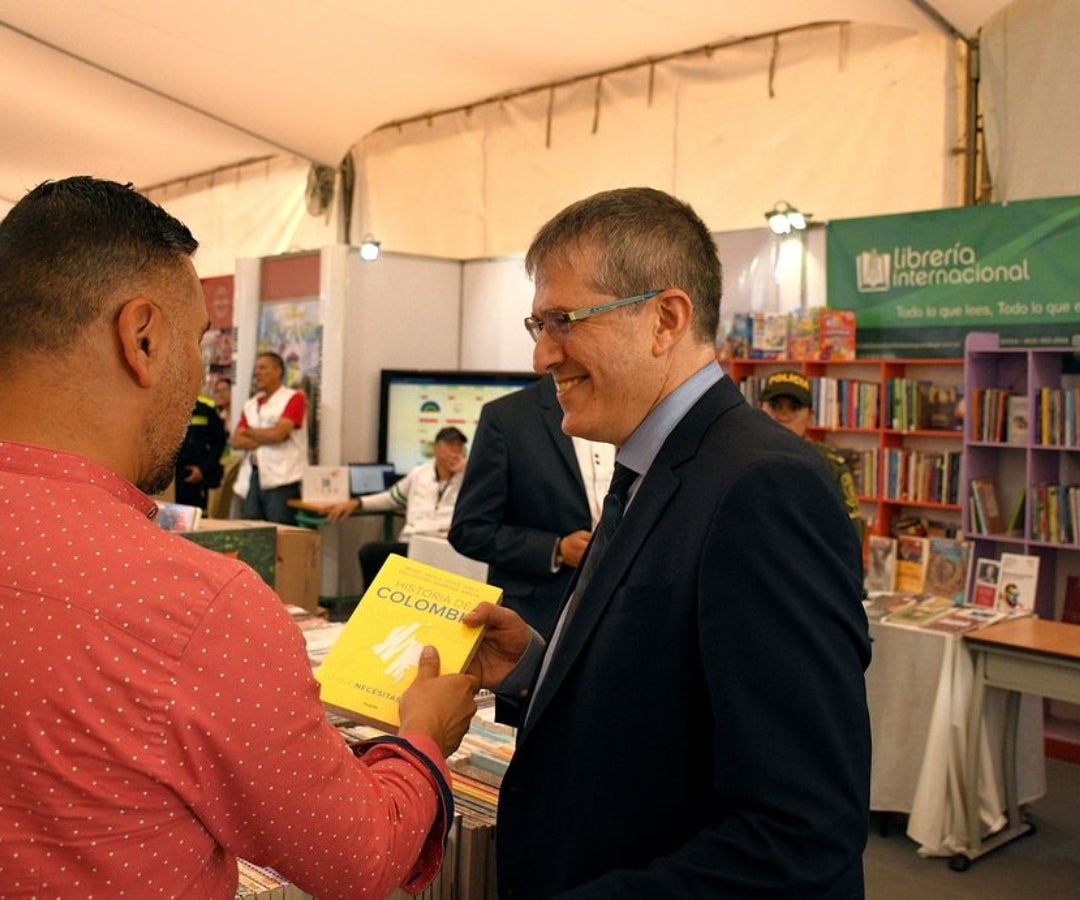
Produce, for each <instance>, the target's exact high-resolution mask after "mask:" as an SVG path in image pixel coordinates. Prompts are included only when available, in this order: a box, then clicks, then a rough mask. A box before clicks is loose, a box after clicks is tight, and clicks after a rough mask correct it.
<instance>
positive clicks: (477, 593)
mask: <svg viewBox="0 0 1080 900" xmlns="http://www.w3.org/2000/svg"><path fill="white" fill-rule="evenodd" d="M501 599H502V589H501V588H497V587H494V586H493V585H489V584H485V583H484V582H482V581H476V580H475V579H472V578H466V577H464V576H462V575H458V574H456V573H454V572H447V571H445V570H444V569H439V568H436V567H435V566H429V565H427V564H426V563H422V562H418V561H416V560H413V559H407V558H406V557H404V556H399V555H398V554H396V553H393V554H391V555H390V557H389V559H387V561H386V563H385V564H384V565H383V567H382V568H381V569H380V570H379V574H378V575H377V576H376V577H375V579H374V580H373V581H372V583H371V585H370V586H369V587H368V589H367V590H366V591H365V592H364V596H363V597H362V598H361V600H360V604H359V605H358V606H357V607H356V609H355V610H354V612H353V614H352V615H351V616H350V617H349V621H348V623H347V624H346V625H345V628H344V629H343V631H342V632H341V636H340V637H339V638H338V639H337V642H336V643H335V644H334V646H333V647H332V648H331V649H330V652H329V653H328V654H327V655H326V659H325V660H324V661H323V664H322V665H321V666H320V667H319V668H318V670H317V671H316V673H315V678H316V680H318V682H319V683H320V684H321V685H322V691H321V694H320V696H321V698H322V701H323V703H324V704H325V705H327V706H329V707H331V708H333V709H335V710H338V711H340V712H343V713H344V714H345V715H347V716H348V717H350V718H353V719H356V720H357V721H360V722H364V723H365V724H368V725H374V726H375V727H376V728H381V729H383V730H384V731H388V732H391V733H392V734H396V733H397V730H398V727H399V725H400V724H401V723H400V720H399V718H398V702H399V701H400V700H401V695H402V693H403V692H404V691H405V689H406V688H407V687H408V686H409V685H410V684H412V682H413V679H414V678H415V676H416V671H417V666H418V663H419V660H420V651H421V650H422V649H423V648H424V646H425V645H427V644H433V645H434V646H435V647H436V648H438V651H439V663H440V671H441V672H442V673H444V674H445V673H448V672H461V671H463V670H464V669H465V668H466V667H467V666H468V664H469V661H470V660H471V659H472V656H473V653H474V652H475V651H476V648H477V647H478V646H479V643H480V638H481V637H482V636H483V629H481V628H469V627H467V626H466V625H464V624H463V623H462V621H461V620H462V618H463V617H464V615H465V613H467V612H468V611H469V610H471V609H473V607H475V606H476V605H477V604H478V603H480V602H481V601H482V600H487V601H489V602H491V603H498V602H499V601H500V600H501Z"/></svg>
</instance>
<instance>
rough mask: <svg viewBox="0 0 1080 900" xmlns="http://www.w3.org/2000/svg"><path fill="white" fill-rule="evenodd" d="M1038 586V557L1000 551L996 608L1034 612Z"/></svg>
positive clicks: (1008, 610)
mask: <svg viewBox="0 0 1080 900" xmlns="http://www.w3.org/2000/svg"><path fill="white" fill-rule="evenodd" d="M1038 586H1039V557H1037V556H1026V555H1025V554H1023V553H1002V554H1001V571H1000V572H999V573H998V602H997V606H998V609H1003V610H1006V611H1007V612H1024V611H1026V612H1034V610H1035V597H1036V594H1037V592H1038Z"/></svg>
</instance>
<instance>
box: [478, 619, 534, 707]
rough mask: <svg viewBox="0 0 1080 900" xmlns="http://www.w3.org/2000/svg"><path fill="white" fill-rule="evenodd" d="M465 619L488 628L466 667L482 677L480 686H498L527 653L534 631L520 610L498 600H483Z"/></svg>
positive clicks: (492, 687) (491, 688)
mask: <svg viewBox="0 0 1080 900" xmlns="http://www.w3.org/2000/svg"><path fill="white" fill-rule="evenodd" d="M463 621H464V623H465V624H466V625H469V626H473V627H479V626H484V627H485V628H486V629H487V630H486V631H485V632H484V637H483V639H482V640H481V641H480V646H479V647H478V648H477V651H476V654H475V655H474V656H473V658H472V661H471V662H470V663H469V666H468V668H467V669H466V671H467V672H468V673H469V674H470V675H474V676H475V677H477V678H478V679H480V687H482V688H487V689H488V690H496V689H497V688H498V686H499V685H500V684H501V683H502V680H503V679H504V678H505V677H506V675H507V673H508V672H509V671H510V670H511V669H512V668H514V666H515V665H517V663H518V660H520V659H521V657H522V655H524V653H525V649H526V648H527V647H528V646H529V640H530V637H531V634H532V632H531V631H530V629H529V626H528V625H527V624H526V623H525V620H524V619H522V618H521V616H519V615H518V614H517V613H516V612H514V611H513V610H512V609H507V608H506V607H504V606H496V605H495V604H494V603H487V602H484V603H480V604H479V605H478V606H477V607H476V608H475V609H473V610H470V611H469V612H468V613H466V614H465V618H464V620H463Z"/></svg>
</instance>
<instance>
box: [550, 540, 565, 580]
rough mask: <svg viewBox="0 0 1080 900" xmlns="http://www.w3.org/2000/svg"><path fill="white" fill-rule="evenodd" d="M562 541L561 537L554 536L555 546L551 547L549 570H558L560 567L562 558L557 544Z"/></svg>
mask: <svg viewBox="0 0 1080 900" xmlns="http://www.w3.org/2000/svg"><path fill="white" fill-rule="evenodd" d="M561 543H562V538H561V537H557V538H555V546H554V547H553V548H552V549H551V571H552V572H553V573H554V572H558V571H559V569H561V568H562V564H563V558H562V554H561V553H560V552H559V544H561Z"/></svg>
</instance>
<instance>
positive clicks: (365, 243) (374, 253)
mask: <svg viewBox="0 0 1080 900" xmlns="http://www.w3.org/2000/svg"><path fill="white" fill-rule="evenodd" d="M360 258H361V259H362V260H364V261H365V262H372V261H373V260H376V259H378V258H379V242H378V241H377V240H375V238H373V237H372V236H371V235H370V234H369V235H366V236H365V237H364V239H363V240H362V241H361V242H360Z"/></svg>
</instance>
